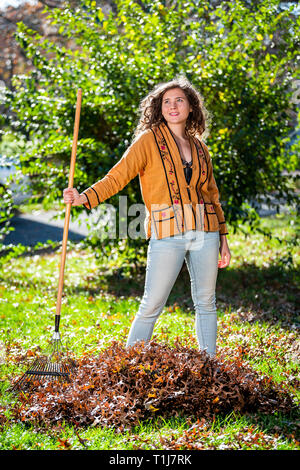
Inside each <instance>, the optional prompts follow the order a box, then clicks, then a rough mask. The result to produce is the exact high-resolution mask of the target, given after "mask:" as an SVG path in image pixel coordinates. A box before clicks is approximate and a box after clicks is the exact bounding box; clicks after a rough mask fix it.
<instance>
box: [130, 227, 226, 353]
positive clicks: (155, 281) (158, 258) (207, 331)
mask: <svg viewBox="0 0 300 470" xmlns="http://www.w3.org/2000/svg"><path fill="white" fill-rule="evenodd" d="M219 244H220V235H219V232H204V231H196V230H189V231H187V232H184V234H182V235H176V236H173V237H166V238H162V239H156V238H155V235H154V233H153V232H152V236H151V238H150V241H149V245H148V255H147V267H146V278H145V288H144V295H143V298H142V300H141V303H140V306H139V309H138V312H137V314H136V317H135V319H134V321H133V323H132V325H131V329H130V332H129V336H128V339H127V344H126V346H127V347H128V346H132V345H133V344H134V343H135V342H137V341H141V340H143V341H145V342H148V341H150V339H151V336H152V333H153V329H154V325H155V322H156V320H157V318H158V317H159V315H160V313H161V312H162V310H163V308H164V306H165V304H166V302H167V300H168V297H169V294H170V292H171V289H172V287H173V286H174V283H175V281H176V279H177V277H178V274H179V273H180V270H181V267H182V265H183V262H184V260H185V261H186V264H187V268H188V271H189V275H190V280H191V294H192V300H193V304H194V308H195V329H196V335H197V340H198V344H199V348H200V349H205V350H206V351H207V353H208V354H209V355H210V356H214V355H215V352H216V339H217V313H216V295H215V289H216V280H217V274H218V257H219Z"/></svg>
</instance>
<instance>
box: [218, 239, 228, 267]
mask: <svg viewBox="0 0 300 470" xmlns="http://www.w3.org/2000/svg"><path fill="white" fill-rule="evenodd" d="M220 240H221V241H220V255H221V259H219V261H218V268H226V266H229V263H230V258H231V253H230V250H229V246H228V242H227V238H226V235H221V236H220Z"/></svg>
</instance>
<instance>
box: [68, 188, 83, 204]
mask: <svg viewBox="0 0 300 470" xmlns="http://www.w3.org/2000/svg"><path fill="white" fill-rule="evenodd" d="M63 196H64V202H65V203H66V204H70V203H71V204H72V206H81V204H84V203H85V202H87V198H86V196H85V194H81V195H80V194H79V192H78V191H77V189H76V188H65V189H64V192H63Z"/></svg>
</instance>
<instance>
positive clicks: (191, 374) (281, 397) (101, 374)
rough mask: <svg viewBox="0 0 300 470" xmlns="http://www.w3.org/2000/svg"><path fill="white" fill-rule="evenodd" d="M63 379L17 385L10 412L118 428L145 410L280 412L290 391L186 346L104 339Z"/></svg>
mask: <svg viewBox="0 0 300 470" xmlns="http://www.w3.org/2000/svg"><path fill="white" fill-rule="evenodd" d="M72 379H73V380H72V382H71V383H67V384H59V383H55V382H54V383H53V382H52V383H47V384H43V385H40V386H39V387H35V388H34V389H33V390H32V391H30V392H29V393H20V396H19V400H18V402H17V403H16V405H14V408H13V410H12V413H13V417H14V419H17V420H20V419H21V420H22V421H31V422H35V423H44V424H54V423H57V422H63V421H65V422H69V423H72V424H74V423H76V424H77V425H79V426H90V425H104V426H114V427H115V428H116V429H120V430H121V429H124V427H130V426H131V425H136V424H138V422H139V421H140V420H142V419H147V418H149V417H153V416H157V415H160V416H163V417H170V416H176V415H178V414H184V415H185V416H186V417H188V416H190V417H193V418H202V417H204V418H212V417H213V416H214V415H216V414H217V413H227V412H230V411H232V410H235V411H237V412H241V413H247V412H256V411H261V412H266V413H272V412H273V411H274V410H276V411H282V412H288V411H290V410H292V409H293V408H294V407H295V404H294V401H293V399H292V398H291V397H290V396H289V394H288V392H287V391H286V390H284V389H283V388H282V387H281V386H280V385H278V384H276V383H274V382H273V381H272V379H271V378H269V377H266V376H260V375H259V374H258V373H257V372H255V371H253V370H252V369H250V368H249V367H246V366H245V365H243V363H239V362H238V361H236V360H235V361H229V360H225V359H222V358H220V357H218V358H210V357H209V356H208V355H207V354H206V353H205V352H201V351H198V350H196V349H192V348H189V347H186V346H184V345H182V344H180V343H177V344H176V345H175V346H172V347H170V346H168V345H166V344H158V343H156V342H154V341H151V342H150V343H148V344H146V345H144V344H143V343H137V344H136V345H135V346H133V347H131V348H128V349H126V348H125V346H124V344H122V343H120V342H114V343H112V344H111V345H110V346H109V347H108V348H107V349H105V350H103V351H102V352H101V353H100V354H99V355H98V356H92V355H86V356H83V357H81V358H80V359H79V360H78V369H77V371H76V373H75V374H74V376H73V378H72Z"/></svg>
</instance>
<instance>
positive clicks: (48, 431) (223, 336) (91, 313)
mask: <svg viewBox="0 0 300 470" xmlns="http://www.w3.org/2000/svg"><path fill="white" fill-rule="evenodd" d="M262 225H263V226H265V227H267V228H270V229H271V230H272V233H273V234H274V236H277V237H280V238H283V239H285V240H288V239H293V238H294V237H295V235H296V233H297V230H298V227H297V224H296V219H295V217H293V216H283V215H278V216H275V217H272V218H266V219H263V221H262ZM228 241H229V246H230V249H231V253H232V261H231V264H230V266H229V267H228V268H226V269H225V270H219V275H218V285H217V307H218V341H217V351H218V352H221V351H222V352H223V353H225V354H227V355H228V357H231V358H234V357H236V358H237V360H240V359H242V360H243V362H244V363H245V364H249V365H251V366H252V367H253V368H254V369H256V370H258V371H259V372H260V373H261V374H263V375H264V374H267V375H269V376H272V377H273V379H274V380H275V381H277V382H280V383H281V384H283V385H284V387H285V388H286V389H287V390H288V391H289V393H290V394H291V395H293V396H295V397H296V396H297V395H298V391H297V382H296V379H295V377H297V376H298V374H299V336H298V333H297V329H296V325H297V324H298V321H299V319H298V317H297V312H296V300H297V297H298V296H299V290H298V288H297V286H298V285H299V278H298V273H299V271H298V269H299V249H298V247H297V246H292V245H291V244H288V243H282V244H280V243H278V242H277V241H276V240H275V239H274V240H273V239H272V240H268V239H264V237H263V236H262V235H261V234H249V236H248V237H247V238H245V236H244V235H241V234H234V235H230V236H229V237H228ZM68 247H69V248H68V254H67V261H66V269H65V279H64V297H63V304H62V312H61V313H62V320H61V329H60V331H61V335H62V339H63V342H64V344H66V345H67V347H68V348H69V349H70V350H72V351H73V352H74V353H75V355H78V356H80V355H81V354H82V353H83V352H90V353H96V352H97V351H99V350H100V349H101V348H105V347H106V346H107V345H108V344H109V343H110V342H111V341H113V340H115V339H117V340H121V341H125V340H126V337H127V334H128V332H129V328H130V325H131V322H132V320H133V318H134V316H135V313H136V312H137V309H138V306H139V301H140V299H141V296H142V294H143V285H144V277H143V275H139V276H137V277H136V278H135V279H132V278H131V277H130V276H128V277H124V278H123V279H121V280H120V279H119V278H117V277H116V276H114V274H113V272H112V274H111V271H113V270H111V267H110V270H109V272H108V271H107V269H106V266H105V265H104V264H103V262H102V261H101V259H96V258H95V256H94V253H93V252H92V251H91V250H89V249H83V247H82V245H81V244H77V245H76V244H73V243H69V245H68ZM59 263H60V254H59V252H57V251H53V252H52V253H51V252H50V253H46V254H32V255H31V256H29V255H28V254H27V255H23V256H20V257H18V258H13V259H10V260H9V261H7V263H4V264H3V265H2V269H1V272H0V332H1V341H0V364H1V383H0V389H1V404H2V406H3V407H4V408H5V409H6V411H5V414H6V417H7V422H5V421H3V423H2V425H1V423H0V426H1V435H0V449H44V450H46V449H53V450H54V449H66V448H68V449H84V448H87V449H106V450H107V449H136V448H142V449H164V448H166V449H167V448H170V445H171V444H170V443H171V442H172V441H173V442H174V441H176V442H178V443H180V439H181V438H182V437H183V436H184V435H185V432H187V430H188V429H189V428H190V427H191V426H192V425H193V424H195V423H194V422H193V421H192V420H190V419H186V417H184V416H181V417H177V418H172V419H169V420H163V419H162V418H160V417H159V416H158V417H157V418H156V419H155V420H154V421H151V422H142V423H141V424H140V426H138V427H136V428H134V429H132V430H128V431H126V432H124V433H122V434H120V433H117V432H115V431H114V430H113V429H110V428H100V427H90V428H88V429H77V430H76V429H74V428H73V427H71V426H69V425H66V424H61V425H59V426H53V427H50V428H49V427H48V428H43V427H39V428H37V427H33V426H32V425H29V424H28V423H26V422H22V423H15V422H12V421H11V418H10V414H9V407H10V404H11V403H13V402H14V400H15V398H14V396H13V395H12V394H10V393H9V392H8V387H9V384H10V380H11V378H12V377H14V376H16V375H18V374H20V373H21V371H22V370H24V367H26V365H27V364H28V361H29V360H30V358H31V357H32V355H33V354H35V353H36V352H40V351H42V350H43V349H45V347H46V346H47V343H48V341H49V339H50V337H51V335H52V331H53V326H54V314H55V306H56V295H57V286H58V272H59ZM187 286H189V277H188V273H187V270H186V269H185V267H183V269H182V272H181V274H180V276H179V278H178V279H177V281H176V283H175V285H174V287H173V290H172V292H171V295H170V297H169V299H168V302H167V304H166V306H165V308H164V311H163V313H162V315H161V316H160V318H159V320H158V321H157V323H156V327H155V330H154V335H155V336H156V339H157V340H158V341H162V340H167V341H168V342H169V343H170V344H172V342H173V341H174V340H175V338H176V336H180V337H184V338H186V340H187V344H188V345H189V346H190V347H197V343H196V338H195V333H194V316H193V305H192V301H191V297H190V289H189V288H188V289H187ZM296 420H297V416H284V415H280V414H279V413H277V412H276V410H274V413H273V414H272V415H261V414H253V415H247V416H246V415H243V416H241V415H236V414H234V413H232V414H230V415H228V416H225V417H224V416H223V417H221V416H220V417H217V418H216V419H215V420H214V421H213V422H211V423H207V422H205V423H203V424H201V423H200V424H199V423H198V428H197V433H198V434H197V443H198V445H199V446H202V447H203V448H205V449H278V450H279V449H299V442H298V440H299V437H298V436H297V423H296ZM178 445H180V444H178Z"/></svg>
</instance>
